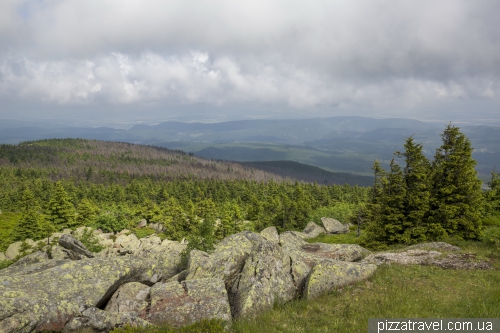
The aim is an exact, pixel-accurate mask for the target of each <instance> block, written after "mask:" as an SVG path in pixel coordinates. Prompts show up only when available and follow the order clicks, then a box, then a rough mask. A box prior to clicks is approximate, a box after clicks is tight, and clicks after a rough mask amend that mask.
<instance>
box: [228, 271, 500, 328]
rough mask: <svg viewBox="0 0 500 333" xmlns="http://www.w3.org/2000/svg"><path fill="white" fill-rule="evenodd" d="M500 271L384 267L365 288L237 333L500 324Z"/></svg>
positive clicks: (283, 310) (296, 304) (302, 305)
mask: <svg viewBox="0 0 500 333" xmlns="http://www.w3.org/2000/svg"><path fill="white" fill-rule="evenodd" d="M499 283H500V271H499V270H491V271H463V270H443V269H441V268H437V267H433V266H400V265H391V266H386V265H383V266H380V267H379V269H377V271H376V272H375V274H374V275H373V276H372V277H371V278H370V279H368V280H367V281H364V282H362V283H358V284H355V285H351V286H348V287H346V288H343V289H342V290H336V291H333V292H331V293H329V294H327V295H324V296H322V297H320V298H317V299H315V300H311V301H304V300H298V301H293V302H290V303H288V304H285V305H282V306H277V307H275V308H274V309H273V310H272V311H269V312H267V313H264V314H262V315H260V316H258V317H257V318H254V319H253V320H241V321H237V322H235V323H234V324H233V328H232V330H233V332H238V333H240V332H241V333H243V332H244V333H250V332H287V333H293V332H339V333H341V332H349V333H350V332H367V331H368V318H498V317H499V316H500V302H498V300H499V299H500V289H498V285H499Z"/></svg>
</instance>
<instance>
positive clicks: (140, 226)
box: [137, 219, 148, 228]
mask: <svg viewBox="0 0 500 333" xmlns="http://www.w3.org/2000/svg"><path fill="white" fill-rule="evenodd" d="M147 225H148V221H146V219H142V220H140V221H139V223H137V228H144V227H146V226H147Z"/></svg>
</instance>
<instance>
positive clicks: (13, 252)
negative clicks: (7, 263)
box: [5, 239, 35, 260]
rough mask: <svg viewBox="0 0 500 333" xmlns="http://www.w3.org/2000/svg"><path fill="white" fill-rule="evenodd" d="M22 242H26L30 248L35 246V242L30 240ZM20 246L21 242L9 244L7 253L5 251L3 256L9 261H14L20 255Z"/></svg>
mask: <svg viewBox="0 0 500 333" xmlns="http://www.w3.org/2000/svg"><path fill="white" fill-rule="evenodd" d="M24 242H26V243H27V244H28V245H30V246H34V245H35V242H34V241H32V240H31V239H27V240H25V241H24ZM22 244H23V242H21V241H20V242H15V243H12V244H10V245H9V247H8V248H7V251H5V256H6V257H7V258H8V259H10V260H14V259H16V258H17V257H18V256H19V255H20V254H21V246H22Z"/></svg>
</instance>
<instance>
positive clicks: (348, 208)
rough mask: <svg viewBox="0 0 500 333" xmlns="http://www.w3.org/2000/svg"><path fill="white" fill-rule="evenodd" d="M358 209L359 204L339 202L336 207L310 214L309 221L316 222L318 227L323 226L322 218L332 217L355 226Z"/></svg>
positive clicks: (320, 209)
mask: <svg viewBox="0 0 500 333" xmlns="http://www.w3.org/2000/svg"><path fill="white" fill-rule="evenodd" d="M358 209H359V205H358V204H350V203H344V202H338V203H336V204H335V205H334V206H330V207H320V208H318V209H315V210H314V211H312V212H311V214H309V220H312V221H314V222H316V223H317V224H318V225H322V223H321V218H322V217H331V218H334V219H336V220H339V221H340V222H342V223H353V224H354V223H355V219H356V215H357V212H358Z"/></svg>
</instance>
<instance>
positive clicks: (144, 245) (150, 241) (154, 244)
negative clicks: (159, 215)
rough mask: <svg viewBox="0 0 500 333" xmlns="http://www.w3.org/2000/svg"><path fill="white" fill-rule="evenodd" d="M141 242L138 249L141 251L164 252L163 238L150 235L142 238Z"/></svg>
mask: <svg viewBox="0 0 500 333" xmlns="http://www.w3.org/2000/svg"><path fill="white" fill-rule="evenodd" d="M134 236H135V235H134ZM139 242H140V245H139V247H138V250H139V251H149V252H160V251H163V250H164V249H163V248H162V246H161V244H162V241H161V238H160V237H158V236H155V235H150V236H147V237H144V238H141V239H140V240H139Z"/></svg>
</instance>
